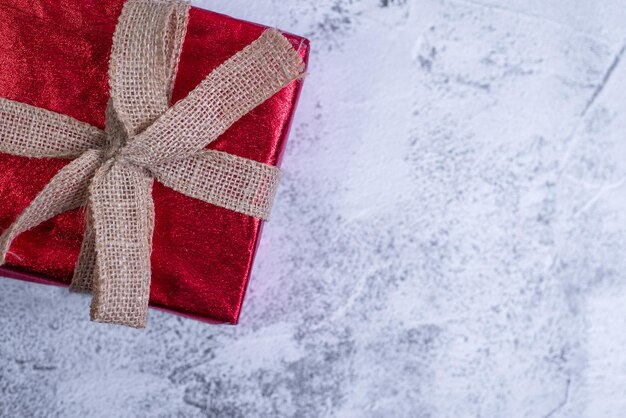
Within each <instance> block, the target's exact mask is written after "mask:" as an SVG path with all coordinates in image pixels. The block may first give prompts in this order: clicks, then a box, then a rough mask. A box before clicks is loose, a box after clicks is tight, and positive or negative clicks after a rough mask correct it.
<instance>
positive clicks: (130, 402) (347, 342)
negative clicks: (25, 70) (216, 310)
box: [0, 0, 626, 418]
mask: <svg viewBox="0 0 626 418" xmlns="http://www.w3.org/2000/svg"><path fill="white" fill-rule="evenodd" d="M195 4H196V5H198V6H202V7H206V8H212V9H214V10H216V11H222V12H225V13H227V14H231V15H233V16H236V17H240V18H244V19H248V20H253V21H258V22H261V23H265V24H267V25H271V26H277V27H279V28H283V29H285V30H289V31H291V32H294V33H298V34H303V35H306V36H308V37H310V38H311V40H312V43H313V53H312V57H311V66H310V73H311V74H310V77H309V78H308V80H307V82H306V85H305V91H304V94H303V97H302V102H301V105H300V108H299V112H298V116H297V120H296V122H295V125H294V129H293V132H292V137H291V142H290V144H289V146H288V149H287V152H286V156H285V160H284V167H283V168H284V173H285V174H284V179H283V183H282V185H281V188H280V192H279V195H278V199H277V204H276V207H275V211H274V213H273V217H272V221H271V222H270V223H269V224H267V226H266V228H265V234H264V236H263V240H262V243H261V248H260V251H259V254H258V259H257V264H256V267H255V270H254V273H253V278H252V283H251V286H250V291H249V294H248V298H247V301H246V302H247V303H246V306H245V308H244V312H243V316H242V319H241V325H239V326H237V327H228V326H224V327H218V326H209V325H206V324H203V323H199V322H195V321H193V320H186V319H182V318H179V317H175V316H172V315H168V314H165V313H160V312H152V313H151V316H150V324H149V328H148V329H147V330H146V331H145V332H137V331H134V330H130V329H120V328H116V327H110V326H104V325H98V324H93V323H90V322H88V320H87V319H86V318H87V311H88V303H89V301H88V298H86V297H80V296H77V295H69V294H68V293H67V292H66V290H65V289H58V288H54V287H46V286H37V285H32V284H26V283H21V282H16V281H10V280H0V329H1V332H2V335H1V337H0V415H1V416H3V417H57V416H58V417H143V416H146V417H165V416H178V417H187V416H188V417H203V416H208V417H355V418H357V417H358V418H362V417H363V418H368V417H371V418H375V417H380V418H387V417H451V418H463V417H505V418H516V417H520V418H521V417H531V418H534V417H537V418H539V417H561V418H576V417H589V418H604V417H608V418H614V417H616V418H617V417H624V416H626V396H624V391H625V389H624V387H625V386H626V355H625V354H624V347H625V346H626V286H625V285H626V258H625V257H624V256H625V250H626V232H625V229H626V198H625V197H624V194H625V192H626V162H625V161H626V137H625V136H626V101H625V99H624V97H625V91H626V62H623V61H624V60H623V59H622V58H623V54H624V48H625V43H624V42H625V40H626V25H625V24H624V22H626V0H598V1H585V0H500V1H498V0H480V1H474V0H454V1H444V0H441V1H437V0H293V1H288V2H286V1H279V0H260V1H255V2H250V1H245V0H231V1H208V0H206V1H200V0H198V1H196V2H195Z"/></svg>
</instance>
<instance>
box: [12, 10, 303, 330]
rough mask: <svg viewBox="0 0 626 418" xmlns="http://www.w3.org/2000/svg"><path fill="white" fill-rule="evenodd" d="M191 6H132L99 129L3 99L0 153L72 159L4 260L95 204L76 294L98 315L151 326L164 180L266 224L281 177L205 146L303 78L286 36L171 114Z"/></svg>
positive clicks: (23, 220) (265, 43) (22, 222)
mask: <svg viewBox="0 0 626 418" xmlns="http://www.w3.org/2000/svg"><path fill="white" fill-rule="evenodd" d="M188 13H189V6H188V5H187V4H186V3H182V2H178V1H171V0H156V1H155V0H128V1H127V2H126V3H125V5H124V7H123V10H122V13H121V15H120V18H119V22H118V24H117V27H116V29H115V34H114V37H113V48H112V51H111V60H110V66H109V85H110V100H109V103H108V106H107V111H106V127H105V130H104V131H102V130H100V129H98V128H96V127H93V126H91V125H88V124H86V123H83V122H79V121H77V120H75V119H72V118H71V117H69V116H65V115H61V114H58V113H54V112H51V111H48V110H44V109H40V108H36V107H33V106H29V105H26V104H23V103H19V102H15V101H11V100H8V99H0V152H4V153H8V154H13V155H18V156H25V157H33V158H74V160H73V161H72V162H70V163H69V164H67V165H66V166H65V167H64V168H63V169H61V170H60V171H59V172H58V173H57V174H56V175H55V176H54V177H53V178H52V180H50V182H49V183H48V184H47V185H46V186H45V187H44V189H43V190H42V191H41V192H40V193H39V195H37V197H36V198H35V199H34V200H33V201H32V202H31V203H30V205H29V206H28V207H27V208H26V209H25V210H24V211H23V212H22V213H21V214H20V216H19V217H18V219H17V220H16V221H15V222H14V223H13V224H12V225H11V226H10V227H9V228H8V229H7V230H6V231H4V233H3V234H2V236H1V237H0V264H3V263H4V262H5V257H6V254H7V252H8V250H9V246H10V244H11V242H12V241H13V239H14V238H15V237H16V236H17V235H18V234H20V233H22V232H24V231H26V230H28V229H30V228H33V227H35V226H37V225H39V224H40V223H42V222H44V221H46V220H48V219H50V218H52V217H54V216H56V215H58V214H60V213H62V212H65V211H68V210H71V209H75V208H77V207H81V206H84V205H86V206H87V215H86V217H87V222H86V230H85V235H84V238H83V243H82V247H81V251H80V255H79V258H78V262H77V264H76V268H75V271H74V277H73V279H72V284H71V286H70V289H71V290H73V291H79V292H89V291H91V292H92V293H93V299H92V303H91V319H92V320H94V321H99V322H108V323H116V324H122V325H128V326H131V327H136V328H143V327H144V326H145V323H146V318H147V312H148V301H149V296H150V271H151V268H150V253H151V249H152V232H153V226H154V207H153V201H152V184H153V182H154V179H155V178H156V179H157V180H158V181H159V182H161V183H163V184H164V185H166V186H168V187H170V188H172V189H174V190H177V191H178V192H180V193H183V194H185V195H187V196H191V197H194V198H197V199H201V200H203V201H205V202H208V203H212V204H215V205H218V206H221V207H224V208H227V209H230V210H233V211H236V212H241V213H244V214H247V215H250V216H254V217H257V218H261V219H267V217H268V215H269V211H270V208H271V203H272V200H273V198H274V194H275V190H276V185H277V182H278V177H279V174H280V172H279V170H278V169H277V168H276V167H272V166H269V165H266V164H262V163H259V162H256V161H252V160H249V159H246V158H241V157H237V156H234V155H231V154H227V153H224V152H219V151H214V150H205V149H204V148H205V146H206V145H208V144H209V143H211V142H212V141H214V140H216V139H217V138H218V137H219V136H220V135H221V134H222V133H224V132H225V131H226V130H227V129H228V128H229V127H230V126H231V125H232V124H233V123H234V122H236V121H237V120H239V119H240V118H241V117H243V116H244V115H246V114H247V113H248V112H250V111H251V110H252V109H254V108H255V107H257V106H258V105H259V104H261V103H263V102H264V101H265V100H267V99H268V98H270V97H271V96H273V95H274V94H275V93H277V92H278V91H280V90H281V89H282V88H283V87H285V86H287V85H288V84H289V83H291V82H292V81H293V80H295V79H298V78H300V77H301V76H302V72H303V70H304V64H303V62H302V59H301V58H300V56H299V55H298V54H297V52H296V51H295V50H294V49H293V47H292V45H291V44H290V43H289V41H288V40H287V39H286V38H285V37H284V36H283V35H281V34H280V33H279V32H278V31H276V30H272V29H270V30H266V31H265V32H264V33H263V34H262V35H261V36H260V37H259V38H258V39H257V40H256V41H254V42H253V43H251V44H250V45H248V46H247V47H246V48H244V49H243V50H241V51H240V52H238V53H237V54H235V55H234V56H233V57H231V58H230V59H228V60H227V61H226V62H224V63H223V64H222V65H221V66H219V67H218V68H216V69H215V70H214V71H213V72H211V73H210V74H209V75H208V76H207V77H206V78H205V79H204V80H203V81H202V82H201V83H200V84H199V85H198V86H197V87H196V88H195V89H194V90H193V91H192V92H191V93H190V94H189V95H188V96H187V97H186V98H185V99H183V100H180V101H179V102H178V103H176V105H174V106H172V107H169V100H170V96H171V90H172V84H173V80H174V78H175V73H176V68H177V65H178V58H179V56H180V50H181V47H182V42H183V40H184V38H185V32H186V28H187V20H188Z"/></svg>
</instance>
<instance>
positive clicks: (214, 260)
mask: <svg viewBox="0 0 626 418" xmlns="http://www.w3.org/2000/svg"><path fill="white" fill-rule="evenodd" d="M123 4H124V1H123V0H108V1H107V2H99V1H95V0H66V1H64V2H62V3H59V2H58V1H56V0H37V1H33V0H7V1H4V2H2V3H0V21H1V22H2V25H0V57H1V59H0V97H5V98H8V99H11V100H15V101H19V102H22V103H26V104H30V105H33V106H36V107H40V108H44V109H48V110H51V111H54V112H58V113H62V114H66V115H69V116H72V117H74V118H76V119H78V120H80V121H83V122H87V123H89V124H91V125H94V126H96V127H99V128H104V123H105V109H106V105H107V101H108V98H109V89H108V59H109V54H110V51H111V45H112V38H113V33H114V30H115V26H116V23H117V18H118V16H119V14H120V13H121V10H122V6H123ZM265 29H266V27H264V26H261V25H257V24H253V23H249V22H244V21H241V20H237V19H233V18H231V17H228V16H224V15H221V14H217V13H213V12H209V11H206V10H202V9H198V8H192V9H191V11H190V14H189V24H188V28H187V35H186V38H185V42H184V44H183V49H182V54H181V57H180V63H179V67H178V73H177V78H176V81H175V84H174V91H173V95H172V102H173V103H175V102H176V101H178V100H180V99H182V98H184V97H185V96H186V95H187V94H188V93H189V92H190V91H191V90H192V89H193V88H195V87H196V86H197V85H198V84H199V83H200V81H202V80H203V79H204V77H205V76H206V75H207V74H209V73H210V72H211V71H212V70H213V69H214V68H216V67H217V66H218V65H220V64H221V63H223V62H224V61H226V60H227V59H228V58H230V57H231V56H233V55H234V54H236V53H237V52H238V51H240V50H241V49H243V48H244V47H245V46H246V45H248V44H250V43H251V42H253V41H254V40H255V39H257V38H258V37H259V36H260V35H261V33H262V32H263V31H264V30H265ZM286 36H287V38H288V39H289V41H290V42H291V43H292V45H293V46H294V48H295V49H297V50H298V52H299V54H300V56H301V57H302V58H303V59H304V61H305V62H306V61H307V59H308V53H309V43H308V41H307V40H306V39H304V38H301V37H298V36H295V35H290V34H286ZM301 87H302V81H301V80H298V81H295V82H293V83H292V84H290V85H289V86H287V87H286V88H284V89H283V90H281V91H280V92H279V93H278V94H276V95H275V96H273V97H272V98H271V99H269V100H267V101H266V102H265V103H263V104H262V105H260V106H259V107H257V108H256V109H254V110H253V111H252V112H250V113H249V114H247V115H246V116H244V117H243V118H242V119H240V120H239V121H238V122H236V123H235V124H234V125H233V126H231V127H230V128H229V129H228V131H227V132H226V133H225V134H224V135H222V136H221V137H220V138H219V139H218V140H216V141H214V142H212V143H211V144H210V145H209V146H208V147H207V148H208V149H215V150H220V151H225V152H228V153H230V154H234V155H237V156H240V157H245V158H249V159H252V160H256V161H260V162H263V163H266V164H270V165H278V164H279V163H280V158H281V155H282V152H283V149H284V146H285V142H286V140H287V136H288V133H289V127H290V124H291V121H292V118H293V114H294V111H295V107H296V103H297V101H298V96H299V93H300V90H301ZM68 162H69V160H60V159H29V158H24V157H15V156H10V155H6V154H0V173H2V176H0V201H1V202H3V204H2V206H0V229H5V228H7V227H9V225H10V224H11V223H12V222H13V221H14V220H15V219H16V218H17V216H18V215H19V214H20V213H21V211H23V210H24V209H25V208H26V207H27V206H28V204H29V203H30V202H31V201H32V200H33V199H34V198H35V196H36V195H37V194H38V193H39V192H40V191H41V189H43V187H44V186H45V185H46V184H47V183H48V182H49V181H50V179H51V178H52V177H53V176H54V174H55V173H56V172H57V171H58V170H59V169H61V168H62V167H63V166H64V165H65V164H67V163H68ZM153 197H154V204H155V216H156V219H155V230H154V237H153V251H152V259H151V262H152V284H151V290H150V305H151V306H153V307H156V308H161V309H165V310H168V311H172V312H175V313H178V314H182V315H186V316H191V317H194V318H196V319H201V320H205V321H210V322H230V323H237V321H238V318H239V314H240V311H241V306H242V302H243V299H244V295H245V291H246V287H247V284H248V280H249V277H250V271H251V267H252V263H253V260H254V255H255V252H256V247H257V244H258V241H259V238H260V234H261V227H262V221H260V220H258V219H255V218H252V217H250V216H248V215H243V214H240V213H236V212H232V211H229V210H228V209H224V208H220V207H217V206H213V205H210V204H207V203H204V202H202V201H199V200H195V199H192V198H189V197H186V196H184V195H182V194H179V193H178V192H176V191H173V190H172V189H169V188H166V187H165V186H163V185H161V184H159V183H155V186H154V189H153ZM84 223H85V213H84V209H78V210H74V211H71V212H67V213H64V214H61V215H59V216H57V217H55V218H53V219H52V220H50V221H47V222H45V223H43V224H41V225H40V226H38V227H36V228H33V229H31V230H29V231H27V232H25V233H23V234H21V235H20V236H19V237H18V238H17V239H16V240H15V241H14V242H13V244H12V246H11V248H10V252H9V255H8V257H7V264H6V265H5V266H4V267H2V268H0V273H1V274H3V275H5V276H8V277H12V278H17V279H24V280H31V281H37V282H41V283H55V284H64V285H67V284H69V282H70V280H71V278H72V274H73V270H74V266H75V264H76V260H77V258H78V253H79V250H80V246H81V241H82V237H83V230H84Z"/></svg>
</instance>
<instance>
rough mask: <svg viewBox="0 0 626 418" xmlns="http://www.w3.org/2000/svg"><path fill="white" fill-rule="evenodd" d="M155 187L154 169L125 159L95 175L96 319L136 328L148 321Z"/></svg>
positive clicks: (91, 198) (91, 195) (91, 199)
mask: <svg viewBox="0 0 626 418" xmlns="http://www.w3.org/2000/svg"><path fill="white" fill-rule="evenodd" d="M152 185H153V179H152V177H151V176H150V175H149V174H148V173H146V172H145V171H144V170H142V169H140V168H138V167H135V166H132V165H128V164H124V163H123V162H110V163H107V164H105V165H104V166H102V167H101V168H100V169H99V170H98V171H97V172H96V175H95V176H94V180H93V182H92V185H91V187H90V193H89V206H90V208H91V216H92V220H93V224H92V225H93V233H94V237H95V240H94V244H95V258H96V263H95V274H93V278H94V281H93V286H92V291H93V299H92V302H91V319H92V320H93V321H97V322H105V323H113V324H120V325H127V326H130V327H134V328H144V327H145V325H146V320H147V316H148V302H149V298H150V275H151V266H150V255H151V251H152V233H153V230H154V204H153V201H152ZM88 245H89V244H88Z"/></svg>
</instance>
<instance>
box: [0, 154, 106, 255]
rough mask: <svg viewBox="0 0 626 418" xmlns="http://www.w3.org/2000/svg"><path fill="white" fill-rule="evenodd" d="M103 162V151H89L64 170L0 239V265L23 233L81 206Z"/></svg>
mask: <svg viewBox="0 0 626 418" xmlns="http://www.w3.org/2000/svg"><path fill="white" fill-rule="evenodd" d="M99 163H100V152H99V151H96V150H90V151H87V152H85V153H84V154H83V155H81V156H80V157H78V158H77V159H76V160H74V161H72V162H70V163H69V164H68V165H66V166H65V167H63V168H62V169H61V170H60V171H59V172H58V173H57V174H56V175H55V176H54V177H53V178H52V180H50V182H49V183H48V184H47V185H46V187H44V188H43V190H42V191H41V192H40V193H39V194H38V195H37V197H35V199H33V201H32V202H31V203H30V205H29V206H28V207H27V208H26V209H25V210H24V211H23V212H22V213H21V214H20V216H19V217H18V219H17V220H16V221H15V222H14V223H13V224H12V225H11V226H10V227H9V228H8V229H7V230H6V231H4V233H3V234H2V236H1V237H0V264H4V263H5V261H6V255H7V253H8V251H9V248H10V246H11V242H13V240H14V239H15V238H16V237H17V236H18V235H19V234H21V233H22V232H24V231H27V230H29V229H31V228H34V227H36V226H37V225H39V224H41V223H42V222H45V221H47V220H48V219H51V218H53V217H54V216H56V215H58V214H60V213H63V212H66V211H68V210H72V209H75V208H77V207H80V206H82V205H83V204H84V203H85V201H86V199H87V191H88V189H89V183H90V181H91V179H92V177H93V174H94V173H95V171H96V169H97V167H98V165H99Z"/></svg>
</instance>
